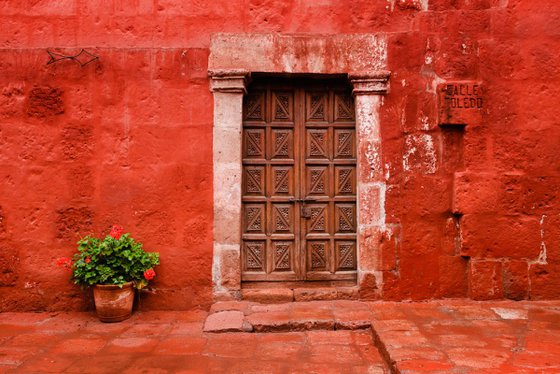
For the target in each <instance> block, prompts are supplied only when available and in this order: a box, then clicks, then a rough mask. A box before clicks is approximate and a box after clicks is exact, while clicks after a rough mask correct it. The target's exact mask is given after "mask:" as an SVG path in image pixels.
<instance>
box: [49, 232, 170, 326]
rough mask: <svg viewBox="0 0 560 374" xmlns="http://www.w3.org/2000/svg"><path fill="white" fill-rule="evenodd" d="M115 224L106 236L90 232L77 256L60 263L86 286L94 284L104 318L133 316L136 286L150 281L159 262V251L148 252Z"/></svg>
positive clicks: (75, 279)
mask: <svg viewBox="0 0 560 374" xmlns="http://www.w3.org/2000/svg"><path fill="white" fill-rule="evenodd" d="M123 232H124V230H123V228H122V227H120V226H118V225H114V226H113V228H112V229H111V232H110V233H109V235H107V236H106V237H105V238H104V239H100V238H96V237H93V236H91V235H88V236H86V237H84V238H82V239H80V241H78V252H77V253H75V254H74V256H73V258H72V259H70V258H66V257H62V258H59V259H58V260H57V264H58V265H59V266H63V267H65V268H67V269H69V270H71V271H72V276H71V279H72V280H74V283H76V284H78V285H80V286H82V287H93V298H94V301H95V310H96V313H97V316H98V317H99V319H100V320H101V321H102V322H119V321H123V320H125V319H127V318H129V317H130V315H131V314H132V304H133V302H134V290H135V288H136V289H141V288H143V287H145V286H147V285H148V282H149V281H150V280H152V279H153V278H154V277H155V275H156V273H155V271H154V267H155V266H156V265H159V253H157V252H146V251H144V249H142V244H141V243H139V242H137V241H135V240H134V239H133V238H132V237H131V236H130V234H128V233H123Z"/></svg>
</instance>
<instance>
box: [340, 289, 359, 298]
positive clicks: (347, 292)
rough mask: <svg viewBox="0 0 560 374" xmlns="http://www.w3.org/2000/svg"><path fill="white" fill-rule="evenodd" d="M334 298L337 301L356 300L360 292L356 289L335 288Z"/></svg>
mask: <svg viewBox="0 0 560 374" xmlns="http://www.w3.org/2000/svg"><path fill="white" fill-rule="evenodd" d="M336 298H337V299H338V300H358V299H359V298H360V290H359V288H358V287H337V288H336Z"/></svg>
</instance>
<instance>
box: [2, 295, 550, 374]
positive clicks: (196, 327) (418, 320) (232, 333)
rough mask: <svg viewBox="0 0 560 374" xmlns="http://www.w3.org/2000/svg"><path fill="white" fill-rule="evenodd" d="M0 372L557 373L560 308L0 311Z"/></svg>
mask: <svg viewBox="0 0 560 374" xmlns="http://www.w3.org/2000/svg"><path fill="white" fill-rule="evenodd" d="M224 313H226V314H227V315H228V316H229V317H227V318H226V314H224ZM232 316H235V317H232ZM222 317H223V318H222ZM224 321H225V322H224ZM232 326H233V327H232ZM205 330H206V331H205ZM4 372H14V373H44V372H52V373H60V372H64V373H389V372H400V373H413V372H440V373H535V372H537V373H558V372H560V301H550V302H510V301H503V302H473V301H468V300H450V301H435V302H429V303H391V302H368V303H365V302H357V301H329V302H327V301H316V302H302V303H287V304H273V305H270V304H269V305H264V304H257V303H251V302H236V303H231V302H230V303H217V304H214V305H213V307H212V309H211V310H210V312H209V313H207V312H203V311H189V312H136V313H135V314H134V315H133V317H132V318H131V319H129V320H127V321H124V322H121V323H116V324H103V323H100V322H98V321H97V319H96V317H95V316H94V315H93V314H92V313H1V314H0V373H4Z"/></svg>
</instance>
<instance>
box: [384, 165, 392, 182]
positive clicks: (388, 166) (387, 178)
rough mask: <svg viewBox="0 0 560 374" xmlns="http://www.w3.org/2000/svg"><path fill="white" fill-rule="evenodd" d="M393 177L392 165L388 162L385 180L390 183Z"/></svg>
mask: <svg viewBox="0 0 560 374" xmlns="http://www.w3.org/2000/svg"><path fill="white" fill-rule="evenodd" d="M390 177H391V163H390V162H388V163H386V164H385V180H386V181H388V180H389V178H390Z"/></svg>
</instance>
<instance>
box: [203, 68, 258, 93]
mask: <svg viewBox="0 0 560 374" xmlns="http://www.w3.org/2000/svg"><path fill="white" fill-rule="evenodd" d="M208 75H209V76H210V78H211V83H210V91H212V92H226V93H240V94H246V93H247V83H248V80H249V78H250V73H249V72H248V71H247V70H244V69H218V70H209V71H208Z"/></svg>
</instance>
